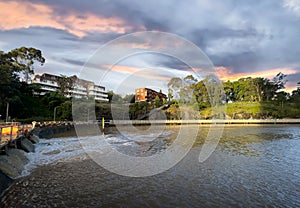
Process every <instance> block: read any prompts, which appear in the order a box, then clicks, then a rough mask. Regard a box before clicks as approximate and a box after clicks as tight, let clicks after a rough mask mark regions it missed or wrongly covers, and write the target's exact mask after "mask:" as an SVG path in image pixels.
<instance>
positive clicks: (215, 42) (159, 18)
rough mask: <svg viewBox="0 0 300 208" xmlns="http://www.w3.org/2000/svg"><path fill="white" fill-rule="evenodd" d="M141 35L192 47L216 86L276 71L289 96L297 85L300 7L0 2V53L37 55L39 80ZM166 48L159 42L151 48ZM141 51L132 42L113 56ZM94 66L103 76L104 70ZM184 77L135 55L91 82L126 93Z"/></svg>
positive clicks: (264, 0) (76, 68)
mask: <svg viewBox="0 0 300 208" xmlns="http://www.w3.org/2000/svg"><path fill="white" fill-rule="evenodd" d="M141 31H157V32H167V33H173V34H176V35H178V36H180V37H183V38H184V39H186V40H187V41H190V42H192V43H194V44H195V45H196V46H198V47H199V48H200V49H201V50H203V52H204V53H205V54H206V55H207V57H208V58H209V59H210V61H211V62H212V63H213V65H214V66H215V70H216V72H217V75H218V76H219V78H220V79H221V80H225V81H226V80H228V79H229V80H237V79H238V78H240V77H247V76H252V77H266V78H272V77H274V76H275V75H276V74H277V73H279V72H282V73H284V74H286V75H288V76H287V80H288V83H287V85H286V86H287V90H288V91H291V90H292V89H295V88H296V83H297V82H300V1H299V0H260V1H258V0H257V1H238V0H226V1H224V0H216V1H210V0H199V1H196V0H193V1H192V0H186V1H171V0H163V1H140V0H119V1H117V0H116V1H114V0H95V1H80V0H69V1H67V0H45V1H41V0H22V1H5V0H0V50H3V51H6V52H7V51H9V50H11V49H14V48H17V47H21V46H27V47H35V48H38V49H40V50H41V51H42V52H43V55H44V57H45V58H46V63H45V65H44V66H43V67H36V69H35V71H36V72H37V73H43V72H47V73H53V74H57V75H59V74H65V75H74V74H76V75H78V76H80V73H81V70H82V67H83V65H84V64H86V63H87V62H89V60H90V58H91V57H93V55H95V52H96V50H97V49H99V48H100V47H101V46H102V45H104V44H107V42H109V41H112V40H114V39H116V38H119V37H122V35H126V34H130V33H133V32H141ZM167 44H169V45H168V46H166V45H167ZM172 44H174V45H176V43H174V42H173V43H172ZM172 44H170V43H169V42H168V41H160V42H159V43H156V44H154V45H153V44H151V47H152V48H153V47H158V48H161V47H168V48H170V47H172ZM147 47H149V44H147V42H143V41H140V42H137V41H134V44H132V43H124V44H119V45H118V47H117V49H116V50H125V49H126V48H137V49H145V48H147ZM182 48H183V49H182V50H183V51H184V46H182ZM107 56H109V55H107ZM196 58H197V57H195V59H196ZM97 67H98V70H99V71H101V70H103V71H105V70H107V69H106V68H105V64H102V65H99V66H97ZM102 67H103V68H102ZM189 73H190V70H189V67H187V65H186V64H185V63H182V62H181V61H179V60H178V59H176V58H174V57H168V56H166V55H159V54H141V55H135V56H132V57H127V58H125V59H122V60H116V64H115V65H114V67H112V68H110V71H109V73H108V76H107V77H106V78H105V79H101V78H97V77H98V74H97V72H95V74H94V78H95V79H94V80H93V81H95V82H96V83H97V84H101V85H104V86H105V87H106V88H107V89H108V90H114V91H118V89H119V91H120V93H123V94H126V93H130V91H131V92H133V91H132V89H134V88H138V87H153V88H160V87H161V86H160V83H166V82H167V81H168V80H169V79H170V77H174V76H181V77H183V76H185V75H188V74H189ZM204 75H205V74H204ZM97 79H99V80H97ZM126 80H127V81H126ZM124 83H127V84H124ZM128 83H131V84H132V83H134V84H132V86H130V87H129V84H128ZM125 85H126V86H127V87H126V86H125ZM145 85H147V86H145ZM162 88H163V87H162Z"/></svg>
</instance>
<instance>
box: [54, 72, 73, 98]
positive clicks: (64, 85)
mask: <svg viewBox="0 0 300 208" xmlns="http://www.w3.org/2000/svg"><path fill="white" fill-rule="evenodd" d="M57 84H58V86H59V91H60V93H61V94H63V95H69V94H70V91H71V90H72V89H73V87H74V81H73V79H72V77H67V76H66V75H62V74H61V75H60V77H59V78H58V80H57Z"/></svg>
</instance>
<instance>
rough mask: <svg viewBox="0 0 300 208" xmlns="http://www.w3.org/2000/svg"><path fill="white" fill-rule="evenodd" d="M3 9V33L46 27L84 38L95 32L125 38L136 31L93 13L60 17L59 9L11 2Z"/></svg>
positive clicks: (4, 5)
mask: <svg viewBox="0 0 300 208" xmlns="http://www.w3.org/2000/svg"><path fill="white" fill-rule="evenodd" d="M0 8H1V13H0V19H1V22H0V29H2V30H11V29H16V28H28V27H31V26H42V27H52V28H56V29H61V30H66V31H68V32H69V33H71V34H73V35H76V36H78V37H83V36H85V35H86V34H87V33H88V32H93V31H97V32H100V33H105V32H114V33H118V34H124V33H127V32H129V31H132V29H133V28H132V27H131V26H130V24H128V23H126V22H125V21H124V20H122V19H120V18H117V17H103V16H100V15H96V14H93V13H91V12H82V13H80V14H78V13H76V12H75V11H72V10H70V11H69V12H68V13H66V14H64V15H58V16H57V15H56V13H57V11H55V8H53V7H51V6H48V5H45V4H42V3H30V2H20V1H8V2H0ZM28 14H30V15H28Z"/></svg>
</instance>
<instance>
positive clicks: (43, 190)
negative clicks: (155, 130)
mask: <svg viewBox="0 0 300 208" xmlns="http://www.w3.org/2000/svg"><path fill="white" fill-rule="evenodd" d="M179 129H180V127H179V126H169V127H167V129H166V130H165V131H164V134H162V135H160V136H159V138H158V139H156V140H154V141H152V142H150V143H147V144H143V145H141V144H139V143H137V142H135V141H132V140H130V138H127V137H126V138H124V137H123V136H122V135H121V134H118V133H117V132H116V131H115V130H114V129H107V132H106V136H105V138H106V139H107V142H108V143H109V144H110V145H112V146H114V147H115V148H116V149H117V150H120V151H122V152H124V153H125V154H128V155H135V156H148V155H152V154H155V153H157V152H160V151H164V150H165V149H166V148H167V147H168V146H169V145H170V144H171V143H172V141H173V140H174V135H176V134H177V132H178V131H179ZM207 131H208V127H203V129H202V131H201V132H200V133H199V135H198V136H197V139H196V142H195V143H194V145H193V147H192V149H191V150H190V152H189V153H188V154H187V155H186V156H185V157H184V159H183V160H182V161H180V162H179V163H178V164H176V165H175V166H174V167H172V168H170V169H169V170H167V171H165V172H163V173H160V174H157V175H154V176H148V177H127V176H121V175H117V174H115V173H111V172H109V171H107V170H106V169H104V168H103V167H101V166H99V165H98V164H97V163H95V162H94V161H93V160H92V159H91V158H89V156H88V155H87V154H86V153H85V151H84V150H83V148H82V147H81V145H80V142H79V141H78V139H77V138H76V137H64V138H54V139H50V140H46V139H41V141H40V143H39V144H37V146H36V153H30V154H28V158H29V159H30V163H29V164H28V165H27V166H26V170H25V171H24V174H23V175H24V176H23V177H21V178H19V179H17V180H16V182H15V183H14V184H13V185H12V186H11V187H10V188H9V190H8V191H6V193H5V194H4V196H3V197H2V198H1V200H0V207H300V126H299V125H264V126H251V125H249V126H225V128H224V132H223V136H222V138H221V140H220V142H219V144H218V146H217V148H216V150H215V151H214V152H213V153H212V155H211V156H210V157H209V158H208V159H207V160H206V161H204V162H203V163H199V162H198V157H199V152H200V150H201V147H202V145H203V142H204V140H205V136H206V134H207ZM134 136H135V137H136V136H138V135H134Z"/></svg>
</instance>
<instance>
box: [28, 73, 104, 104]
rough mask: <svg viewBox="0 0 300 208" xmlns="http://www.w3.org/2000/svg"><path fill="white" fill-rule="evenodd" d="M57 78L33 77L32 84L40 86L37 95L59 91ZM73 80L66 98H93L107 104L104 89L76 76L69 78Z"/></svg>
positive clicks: (46, 76) (45, 75)
mask: <svg viewBox="0 0 300 208" xmlns="http://www.w3.org/2000/svg"><path fill="white" fill-rule="evenodd" d="M59 78H60V77H59V76H57V75H53V74H47V73H44V74H42V75H35V77H34V79H33V80H32V83H35V84H38V85H40V87H41V88H40V90H41V91H40V93H39V95H45V94H46V93H47V92H57V91H59V89H60V86H59V84H58V80H59ZM69 78H71V79H72V80H73V82H74V85H73V88H72V89H71V90H69V91H68V93H66V95H65V96H67V97H75V98H84V97H87V96H89V97H90V96H91V97H94V98H95V100H96V101H103V102H108V95H107V92H106V91H105V87H103V86H100V85H95V83H94V82H91V81H87V80H83V79H79V78H78V77H77V76H75V75H74V76H71V77H69Z"/></svg>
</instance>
